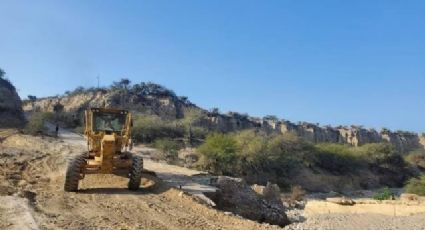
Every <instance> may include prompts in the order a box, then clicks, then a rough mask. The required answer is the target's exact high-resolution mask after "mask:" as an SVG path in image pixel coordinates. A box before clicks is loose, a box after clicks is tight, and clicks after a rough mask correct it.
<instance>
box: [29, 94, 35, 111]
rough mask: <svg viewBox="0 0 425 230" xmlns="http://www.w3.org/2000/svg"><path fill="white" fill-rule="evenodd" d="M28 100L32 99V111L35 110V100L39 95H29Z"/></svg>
mask: <svg viewBox="0 0 425 230" xmlns="http://www.w3.org/2000/svg"><path fill="white" fill-rule="evenodd" d="M28 100H30V102H31V107H32V111H34V107H35V101H36V100H37V97H36V96H34V95H28Z"/></svg>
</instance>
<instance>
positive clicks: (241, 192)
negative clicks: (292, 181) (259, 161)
mask: <svg viewBox="0 0 425 230" xmlns="http://www.w3.org/2000/svg"><path fill="white" fill-rule="evenodd" d="M215 186H216V187H217V188H218V190H217V192H216V193H215V194H214V196H213V197H211V199H212V200H213V201H214V202H215V203H216V205H217V208H218V209H220V210H224V211H228V212H232V213H234V214H237V215H240V216H243V217H245V218H248V219H251V220H255V221H258V222H264V223H269V224H273V225H280V226H285V225H287V224H289V220H288V218H287V216H286V214H285V207H284V206H283V203H282V201H281V199H280V190H279V187H278V186H277V185H274V184H270V183H269V184H267V186H258V185H256V186H253V187H250V186H249V185H248V184H247V183H246V182H245V181H244V180H243V179H240V178H231V177H224V176H223V177H219V178H218V179H217V181H216V184H215Z"/></svg>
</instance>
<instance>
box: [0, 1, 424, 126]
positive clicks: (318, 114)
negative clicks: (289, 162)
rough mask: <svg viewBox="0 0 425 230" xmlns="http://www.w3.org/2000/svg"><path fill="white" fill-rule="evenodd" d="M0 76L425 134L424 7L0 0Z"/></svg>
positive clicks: (28, 90)
mask: <svg viewBox="0 0 425 230" xmlns="http://www.w3.org/2000/svg"><path fill="white" fill-rule="evenodd" d="M0 12H1V13H0V28H1V32H0V67H1V68H3V69H4V70H5V71H6V72H7V73H8V77H9V78H10V79H11V80H12V82H13V83H14V84H15V85H16V86H17V88H18V89H19V93H20V95H21V97H26V96H27V95H28V94H34V95H36V96H39V97H41V96H48V95H55V94H60V93H63V92H64V91H65V90H70V89H73V88H75V87H77V86H79V85H82V86H86V87H89V86H96V84H97V83H96V82H97V80H96V76H97V75H100V78H101V85H109V84H110V83H111V82H112V81H113V80H117V79H119V78H122V77H127V78H129V79H131V80H132V81H133V82H141V81H153V82H157V83H160V84H163V85H165V86H167V87H169V88H171V89H173V90H174V91H176V93H177V94H178V95H184V96H188V97H189V99H190V100H191V101H193V102H194V103H196V104H198V105H199V106H202V107H204V108H212V107H218V108H220V110H221V111H229V110H232V111H238V112H247V113H249V114H251V115H254V116H263V115H267V114H275V115H277V116H279V117H281V118H285V119H289V120H292V121H309V122H314V123H316V122H317V123H320V124H322V125H326V124H332V125H337V124H361V125H365V126H366V127H376V128H380V127H388V128H391V129H404V130H412V131H425V123H424V120H425V119H424V114H425V93H424V90H423V89H424V84H425V1H419V0H418V1H413V0H412V1H400V0H398V1H390V0H386V1H379V0H377V1H366V0H362V1H339V0H334V1H326V0H321V1H314V0H310V1H307V0H306V1H298V0H292V1H284V0H281V1H280V0H279V1H236V0H232V1H227V0H222V1H207V0H205V1H200V0H194V1H185V0H168V1H158V0H152V1H104V0H98V1H95V0H91V1H17V0H11V1H8V0H2V1H0Z"/></svg>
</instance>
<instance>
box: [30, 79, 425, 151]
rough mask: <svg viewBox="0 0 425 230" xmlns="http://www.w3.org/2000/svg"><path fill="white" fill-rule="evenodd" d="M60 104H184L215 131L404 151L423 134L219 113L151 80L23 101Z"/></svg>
mask: <svg viewBox="0 0 425 230" xmlns="http://www.w3.org/2000/svg"><path fill="white" fill-rule="evenodd" d="M57 105H61V107H62V106H63V109H64V110H65V111H67V112H75V113H78V112H81V111H83V110H84V109H85V108H88V107H99V106H103V105H106V106H111V107H117V108H124V109H130V110H132V111H133V112H136V113H142V114H154V115H158V116H160V117H162V118H163V119H169V120H170V119H171V120H172V119H179V118H183V117H184V116H185V114H184V113H185V110H186V109H188V108H191V109H195V110H198V111H199V112H200V113H201V114H202V118H201V119H200V120H199V121H198V124H197V125H200V126H202V127H205V128H207V129H209V130H214V131H219V132H233V131H240V130H244V129H251V128H257V129H262V130H264V131H266V132H278V133H287V132H291V133H295V134H297V135H298V136H300V137H302V138H303V139H305V140H306V141H309V142H312V143H321V142H329V143H341V144H349V145H353V146H360V145H364V144H367V143H378V142H390V143H392V144H393V145H394V146H395V147H396V148H397V149H398V150H400V151H401V152H408V151H411V150H413V149H416V148H420V147H424V146H425V136H423V135H419V134H416V133H412V132H403V131H397V132H392V131H389V130H386V129H383V130H382V131H377V130H374V129H366V128H363V127H361V126H349V127H347V126H339V127H330V126H324V127H323V126H319V125H318V124H312V123H307V122H301V123H298V124H295V123H292V122H290V121H287V120H280V119H277V118H276V117H265V118H255V117H250V116H248V115H246V114H240V113H236V112H230V113H227V114H222V113H219V112H217V111H215V112H208V111H207V110H204V109H202V108H199V107H197V106H196V105H194V104H192V103H191V102H189V101H188V100H187V98H186V97H179V96H176V94H175V93H174V92H173V91H171V90H169V89H167V88H165V87H162V86H160V85H157V84H153V83H143V82H142V83H140V84H135V85H133V86H132V87H130V88H128V89H127V88H121V89H116V88H115V89H114V88H109V89H90V90H79V91H74V92H71V93H67V94H65V95H63V96H58V97H49V98H42V99H39V100H36V101H35V102H31V101H25V102H24V106H23V108H24V110H25V111H32V110H35V111H50V112H52V111H54V110H55V106H57Z"/></svg>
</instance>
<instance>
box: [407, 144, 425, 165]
mask: <svg viewBox="0 0 425 230" xmlns="http://www.w3.org/2000/svg"><path fill="white" fill-rule="evenodd" d="M405 159H406V161H407V162H408V163H409V164H411V165H413V166H415V167H417V168H419V169H420V170H425V149H422V148H421V149H416V150H413V151H411V152H410V153H409V154H408V155H407V156H406V157H405Z"/></svg>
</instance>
